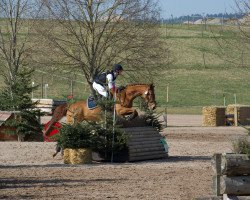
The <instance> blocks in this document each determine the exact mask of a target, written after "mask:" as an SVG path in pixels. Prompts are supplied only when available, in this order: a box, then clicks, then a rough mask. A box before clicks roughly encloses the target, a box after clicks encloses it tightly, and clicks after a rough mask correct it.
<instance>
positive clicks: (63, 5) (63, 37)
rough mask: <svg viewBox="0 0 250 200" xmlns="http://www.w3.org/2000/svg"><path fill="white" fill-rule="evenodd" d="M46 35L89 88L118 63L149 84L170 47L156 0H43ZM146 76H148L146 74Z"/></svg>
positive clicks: (41, 28)
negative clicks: (162, 33) (161, 28)
mask: <svg viewBox="0 0 250 200" xmlns="http://www.w3.org/2000/svg"><path fill="white" fill-rule="evenodd" d="M42 3H43V4H44V5H45V7H44V10H43V16H41V18H43V19H44V21H43V25H41V24H40V25H39V28H40V31H42V34H43V36H45V38H47V39H48V40H49V43H50V44H52V45H53V47H54V51H55V52H57V53H58V52H60V53H62V54H61V55H63V56H64V57H63V58H60V59H61V60H63V62H64V64H65V65H70V66H71V70H72V71H73V70H78V71H81V73H83V74H84V76H85V78H86V80H87V82H88V84H89V85H90V87H91V85H92V80H93V77H94V76H95V75H96V74H97V73H99V72H101V71H105V70H107V69H109V68H111V66H112V65H113V64H114V63H122V64H124V66H125V69H126V70H127V71H128V72H131V73H127V74H129V75H130V77H133V78H137V80H138V77H144V79H142V78H141V79H140V80H141V81H143V82H145V81H146V80H148V77H152V75H156V74H157V73H159V71H160V70H162V66H163V61H164V60H166V59H167V55H168V54H167V52H168V51H167V49H166V48H164V45H163V41H162V40H161V38H160V32H159V26H158V24H157V19H158V18H159V12H158V8H157V4H156V3H155V2H154V1H153V0H42ZM142 75H143V76H142Z"/></svg>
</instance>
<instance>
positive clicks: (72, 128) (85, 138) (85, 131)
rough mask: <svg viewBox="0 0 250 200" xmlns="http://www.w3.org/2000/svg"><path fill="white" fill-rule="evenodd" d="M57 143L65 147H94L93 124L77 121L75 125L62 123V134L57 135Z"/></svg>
mask: <svg viewBox="0 0 250 200" xmlns="http://www.w3.org/2000/svg"><path fill="white" fill-rule="evenodd" d="M55 139H56V141H57V145H58V146H59V147H61V148H63V149H65V148H71V149H78V148H91V149H92V148H93V145H94V143H95V140H96V139H97V138H96V137H95V135H94V132H93V130H91V126H89V124H88V122H82V123H76V124H74V125H70V124H62V128H60V134H58V135H56V136H55Z"/></svg>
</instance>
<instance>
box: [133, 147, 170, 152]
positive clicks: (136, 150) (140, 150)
mask: <svg viewBox="0 0 250 200" xmlns="http://www.w3.org/2000/svg"><path fill="white" fill-rule="evenodd" d="M154 151H162V152H165V151H164V147H163V146H162V147H147V148H129V153H138V152H154Z"/></svg>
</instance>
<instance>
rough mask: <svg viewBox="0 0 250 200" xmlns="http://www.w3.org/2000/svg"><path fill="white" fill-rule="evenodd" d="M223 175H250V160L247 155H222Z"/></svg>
mask: <svg viewBox="0 0 250 200" xmlns="http://www.w3.org/2000/svg"><path fill="white" fill-rule="evenodd" d="M221 173H222V174H223V175H227V176H236V175H250V159H249V158H248V156H247V155H246V154H226V155H222V158H221Z"/></svg>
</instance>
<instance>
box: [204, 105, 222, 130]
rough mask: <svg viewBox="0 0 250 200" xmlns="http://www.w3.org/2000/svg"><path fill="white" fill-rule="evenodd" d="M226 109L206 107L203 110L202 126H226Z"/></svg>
mask: <svg viewBox="0 0 250 200" xmlns="http://www.w3.org/2000/svg"><path fill="white" fill-rule="evenodd" d="M225 110H226V108H225V107H218V106H206V107H203V109H202V115H203V120H202V126H224V125H225Z"/></svg>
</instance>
